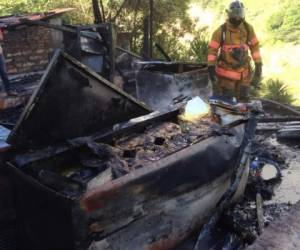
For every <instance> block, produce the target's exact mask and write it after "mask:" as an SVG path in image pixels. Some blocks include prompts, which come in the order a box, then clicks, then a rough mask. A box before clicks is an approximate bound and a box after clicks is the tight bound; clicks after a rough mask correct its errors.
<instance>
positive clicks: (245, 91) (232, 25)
mask: <svg viewBox="0 0 300 250" xmlns="http://www.w3.org/2000/svg"><path fill="white" fill-rule="evenodd" d="M226 12H227V15H228V19H227V21H226V23H224V24H223V25H221V26H220V27H219V28H218V29H217V30H216V31H215V32H214V33H213V36H212V39H211V41H210V43H209V49H208V73H209V79H210V81H211V83H212V87H213V94H214V95H217V96H223V97H226V98H230V99H231V100H232V99H234V98H235V99H236V100H237V101H239V102H249V90H250V86H251V85H252V86H254V87H258V84H259V82H260V80H261V76H262V58H261V55H260V49H259V41H258V39H257V37H256V34H255V31H254V28H253V27H252V26H251V25H250V24H249V23H247V22H246V20H245V9H244V5H243V3H242V2H240V1H234V2H232V3H231V4H230V5H229V8H228V9H227V10H226ZM250 54H251V57H252V59H253V61H254V63H255V71H254V74H253V75H252V73H253V72H252V67H251V57H250Z"/></svg>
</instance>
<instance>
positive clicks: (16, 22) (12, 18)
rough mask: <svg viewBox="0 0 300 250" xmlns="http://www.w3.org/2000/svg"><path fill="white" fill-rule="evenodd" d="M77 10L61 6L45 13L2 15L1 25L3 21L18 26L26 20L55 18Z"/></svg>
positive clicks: (0, 18)
mask: <svg viewBox="0 0 300 250" xmlns="http://www.w3.org/2000/svg"><path fill="white" fill-rule="evenodd" d="M72 10H75V9H74V8H60V9H54V10H51V11H48V12H44V13H36V14H29V15H22V16H13V15H11V16H2V17H0V25H1V23H3V24H5V25H6V26H11V27H13V26H18V25H21V24H22V22H24V21H38V20H47V19H49V18H54V17H56V16H59V15H62V14H64V13H67V12H70V11H72Z"/></svg>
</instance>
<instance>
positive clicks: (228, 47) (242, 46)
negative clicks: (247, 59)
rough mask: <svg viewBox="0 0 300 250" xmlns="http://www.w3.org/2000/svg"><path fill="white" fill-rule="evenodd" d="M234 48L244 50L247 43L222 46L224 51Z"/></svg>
mask: <svg viewBox="0 0 300 250" xmlns="http://www.w3.org/2000/svg"><path fill="white" fill-rule="evenodd" d="M235 48H243V49H244V50H248V49H249V46H248V45H247V44H242V45H224V46H223V47H222V49H223V50H224V51H225V52H230V51H231V50H232V49H235Z"/></svg>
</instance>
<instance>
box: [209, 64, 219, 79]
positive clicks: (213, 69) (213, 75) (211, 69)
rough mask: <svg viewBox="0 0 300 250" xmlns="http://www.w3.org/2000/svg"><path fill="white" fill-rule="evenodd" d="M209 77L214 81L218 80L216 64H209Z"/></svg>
mask: <svg viewBox="0 0 300 250" xmlns="http://www.w3.org/2000/svg"><path fill="white" fill-rule="evenodd" d="M208 78H209V80H210V81H211V82H213V83H214V82H216V81H217V74H216V66H214V65H211V66H208Z"/></svg>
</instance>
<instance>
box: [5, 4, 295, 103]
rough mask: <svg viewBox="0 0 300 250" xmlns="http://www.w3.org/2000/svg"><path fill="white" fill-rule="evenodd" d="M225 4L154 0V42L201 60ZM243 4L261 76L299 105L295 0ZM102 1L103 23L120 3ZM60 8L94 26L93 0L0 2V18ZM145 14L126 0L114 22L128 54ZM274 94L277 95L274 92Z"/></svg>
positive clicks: (175, 54) (176, 55)
mask: <svg viewBox="0 0 300 250" xmlns="http://www.w3.org/2000/svg"><path fill="white" fill-rule="evenodd" d="M229 2H230V0H187V1H182V0H155V1H154V3H155V13H154V17H155V23H154V33H155V42H156V43H159V44H160V45H161V46H162V47H163V48H164V49H165V51H166V52H167V53H168V54H169V55H170V57H171V58H172V59H173V60H186V61H190V60H191V61H198V62H204V61H206V56H207V43H208V40H209V39H210V34H211V33H212V32H213V30H214V29H215V28H216V27H217V26H219V25H220V24H222V23H223V22H224V21H225V18H226V16H225V8H226V7H227V6H228V4H229ZM243 2H244V4H245V6H246V9H247V11H246V13H247V15H246V18H247V21H248V22H250V23H251V24H252V25H253V26H254V28H255V30H256V33H257V35H258V38H259V40H260V42H261V45H262V56H263V61H264V69H263V71H264V78H265V79H279V81H280V82H282V83H285V84H284V85H285V86H287V87H286V88H285V89H284V91H286V92H287V91H291V92H292V93H293V96H294V97H295V99H296V102H295V103H297V104H299V105H300V74H299V73H298V72H300V60H299V58H300V12H299V9H300V1H299V0H260V1H253V0H244V1H243ZM103 3H104V7H105V10H106V13H105V16H106V20H108V21H111V20H112V18H113V17H114V16H115V14H116V13H117V11H118V9H119V8H120V6H121V4H122V3H123V0H103ZM62 7H73V8H76V11H73V12H71V13H69V14H67V15H65V16H64V21H65V22H66V23H73V24H75V23H81V24H88V23H93V11H92V0H1V1H0V15H9V14H22V13H32V12H43V11H49V10H51V9H55V8H62ZM148 13H149V6H148V0H128V1H127V4H126V6H125V8H124V9H123V11H122V12H121V14H120V16H119V18H118V19H117V20H116V25H117V27H118V31H119V32H126V33H127V34H130V47H131V50H133V51H134V52H137V53H139V52H140V51H141V47H142V38H143V36H142V34H143V20H144V17H145V16H146V15H148ZM154 53H155V57H157V58H161V55H160V54H159V53H158V51H156V50H155V51H154ZM273 82H276V80H273ZM268 84H270V82H269V83H266V82H265V85H268ZM273 85H274V84H271V85H270V86H273ZM275 85H276V84H275ZM275 85H274V86H275ZM277 85H278V83H277ZM274 86H273V87H274ZM278 86H279V85H278ZM273 87H272V89H273ZM270 88H271V87H270ZM281 91H283V90H281ZM275 92H276V91H274V90H272V93H273V94H275ZM278 94H282V93H281V92H280V91H279V92H278ZM260 95H262V93H260ZM267 96H269V97H270V96H271V95H267ZM272 98H274V95H273V97H272ZM279 99H280V98H279Z"/></svg>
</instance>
